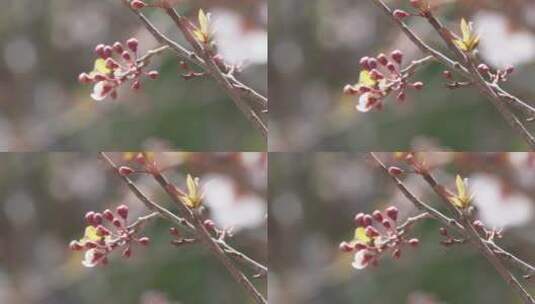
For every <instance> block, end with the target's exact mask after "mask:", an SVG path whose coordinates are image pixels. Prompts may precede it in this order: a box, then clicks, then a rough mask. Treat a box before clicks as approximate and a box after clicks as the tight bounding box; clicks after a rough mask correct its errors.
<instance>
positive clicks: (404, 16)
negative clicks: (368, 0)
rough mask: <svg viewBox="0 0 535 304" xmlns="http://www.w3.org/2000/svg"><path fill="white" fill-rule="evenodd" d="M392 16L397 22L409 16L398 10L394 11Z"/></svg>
mask: <svg viewBox="0 0 535 304" xmlns="http://www.w3.org/2000/svg"><path fill="white" fill-rule="evenodd" d="M392 15H394V17H396V18H397V19H399V20H402V19H405V18H407V17H409V16H410V14H409V13H407V12H406V11H403V10H399V9H397V10H395V11H394V13H392Z"/></svg>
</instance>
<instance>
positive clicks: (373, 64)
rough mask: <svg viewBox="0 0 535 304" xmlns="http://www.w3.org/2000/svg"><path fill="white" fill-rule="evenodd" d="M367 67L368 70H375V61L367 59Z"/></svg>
mask: <svg viewBox="0 0 535 304" xmlns="http://www.w3.org/2000/svg"><path fill="white" fill-rule="evenodd" d="M368 66H369V67H370V69H376V68H377V59H375V58H368Z"/></svg>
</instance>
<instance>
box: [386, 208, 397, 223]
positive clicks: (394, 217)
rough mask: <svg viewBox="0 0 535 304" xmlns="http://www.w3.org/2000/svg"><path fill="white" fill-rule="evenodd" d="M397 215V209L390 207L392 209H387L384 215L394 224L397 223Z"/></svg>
mask: <svg viewBox="0 0 535 304" xmlns="http://www.w3.org/2000/svg"><path fill="white" fill-rule="evenodd" d="M398 214H399V209H398V208H396V207H394V206H392V207H388V208H387V209H386V215H387V216H388V217H389V218H390V219H392V220H393V221H394V222H395V221H397V219H398Z"/></svg>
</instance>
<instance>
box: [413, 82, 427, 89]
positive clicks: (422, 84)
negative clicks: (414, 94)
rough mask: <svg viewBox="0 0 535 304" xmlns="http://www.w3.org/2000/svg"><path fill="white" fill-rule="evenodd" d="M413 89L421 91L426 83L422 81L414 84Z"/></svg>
mask: <svg viewBox="0 0 535 304" xmlns="http://www.w3.org/2000/svg"><path fill="white" fill-rule="evenodd" d="M412 87H413V88H415V89H416V90H421V89H423V87H424V83H423V82H421V81H418V82H415V83H413V84H412Z"/></svg>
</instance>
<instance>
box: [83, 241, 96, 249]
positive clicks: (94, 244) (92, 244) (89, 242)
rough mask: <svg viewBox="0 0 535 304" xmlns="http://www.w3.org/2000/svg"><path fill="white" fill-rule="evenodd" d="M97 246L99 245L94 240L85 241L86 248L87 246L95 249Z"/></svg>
mask: <svg viewBox="0 0 535 304" xmlns="http://www.w3.org/2000/svg"><path fill="white" fill-rule="evenodd" d="M97 247H98V244H97V243H95V242H93V241H87V242H85V248H87V249H93V248H97Z"/></svg>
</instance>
